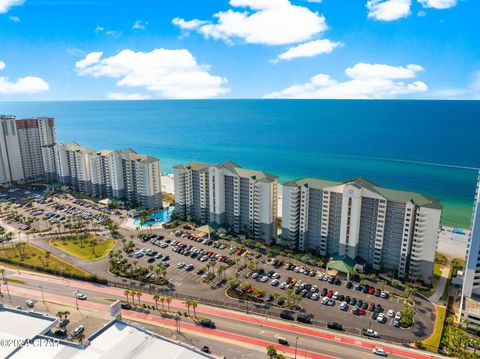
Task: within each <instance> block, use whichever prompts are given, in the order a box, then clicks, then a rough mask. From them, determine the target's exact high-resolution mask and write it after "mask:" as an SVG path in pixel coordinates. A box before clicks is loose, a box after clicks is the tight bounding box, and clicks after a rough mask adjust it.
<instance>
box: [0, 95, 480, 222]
mask: <svg viewBox="0 0 480 359" xmlns="http://www.w3.org/2000/svg"><path fill="white" fill-rule="evenodd" d="M0 114H12V115H16V116H17V117H19V118H23V117H32V116H52V117H55V120H56V128H57V136H58V140H59V141H60V142H65V141H76V142H78V143H80V144H81V145H84V146H87V147H92V148H94V149H119V148H125V147H130V148H132V149H134V150H135V151H137V152H139V153H146V154H149V155H152V156H156V157H158V158H160V160H161V166H162V172H171V171H172V166H174V165H176V164H179V163H183V162H189V161H202V162H207V163H219V162H222V161H226V160H233V161H234V162H236V163H238V164H239V165H241V166H243V167H247V168H254V169H259V170H263V171H267V172H270V173H272V174H275V175H278V176H280V181H281V182H282V181H287V180H291V179H295V178H301V177H315V178H322V179H329V180H339V181H340V180H347V179H351V178H355V177H359V176H361V177H365V178H367V179H369V180H371V181H373V182H375V183H377V184H378V185H381V186H385V187H391V188H396V189H402V190H408V191H417V192H421V193H424V194H427V195H430V196H433V197H436V198H438V199H439V200H440V201H441V202H442V204H443V205H444V214H443V218H442V223H443V224H444V225H448V226H457V227H462V228H469V226H470V218H471V211H472V205H473V199H474V194H475V184H476V178H477V175H478V170H477V168H479V167H480V101H408V100H401V101H395V100H379V101H375V100H368V101H361V100H191V101H190V100H189V101H167V100H161V101H81V102H3V103H1V102H0Z"/></svg>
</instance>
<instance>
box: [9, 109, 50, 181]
mask: <svg viewBox="0 0 480 359" xmlns="http://www.w3.org/2000/svg"><path fill="white" fill-rule="evenodd" d="M0 138H1V140H2V141H0V185H10V184H13V183H24V182H32V181H42V180H48V181H51V180H52V179H53V177H52V175H53V173H54V172H55V171H54V155H53V146H54V145H55V141H56V140H55V138H56V135H55V123H54V120H53V118H49V117H41V118H31V119H22V120H20V119H18V120H17V119H16V118H15V116H5V115H0Z"/></svg>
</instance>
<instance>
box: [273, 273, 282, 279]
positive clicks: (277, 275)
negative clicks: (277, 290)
mask: <svg viewBox="0 0 480 359" xmlns="http://www.w3.org/2000/svg"><path fill="white" fill-rule="evenodd" d="M278 278H280V274H278V273H273V275H272V279H278Z"/></svg>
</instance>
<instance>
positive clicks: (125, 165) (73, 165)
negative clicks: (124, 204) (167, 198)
mask: <svg viewBox="0 0 480 359" xmlns="http://www.w3.org/2000/svg"><path fill="white" fill-rule="evenodd" d="M55 163H56V169H57V179H58V181H59V182H60V183H63V184H65V185H68V186H71V187H73V188H75V189H76V190H78V191H81V192H85V193H89V194H95V195H97V196H99V197H111V198H119V199H120V198H125V199H127V200H128V201H130V202H132V203H135V204H137V205H138V206H141V207H145V208H149V209H154V208H161V207H162V190H161V188H162V186H161V175H160V161H159V160H158V159H156V158H153V157H150V156H147V155H141V154H138V153H136V152H135V151H133V150H131V149H123V150H116V151H110V150H102V151H98V152H97V151H95V150H93V149H90V148H86V147H82V146H80V145H79V144H77V143H75V142H67V143H63V144H57V145H56V146H55Z"/></svg>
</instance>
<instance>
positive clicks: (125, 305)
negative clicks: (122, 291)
mask: <svg viewBox="0 0 480 359" xmlns="http://www.w3.org/2000/svg"><path fill="white" fill-rule="evenodd" d="M120 307H121V308H122V309H126V310H130V309H132V306H131V305H130V304H128V303H122V304H120Z"/></svg>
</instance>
